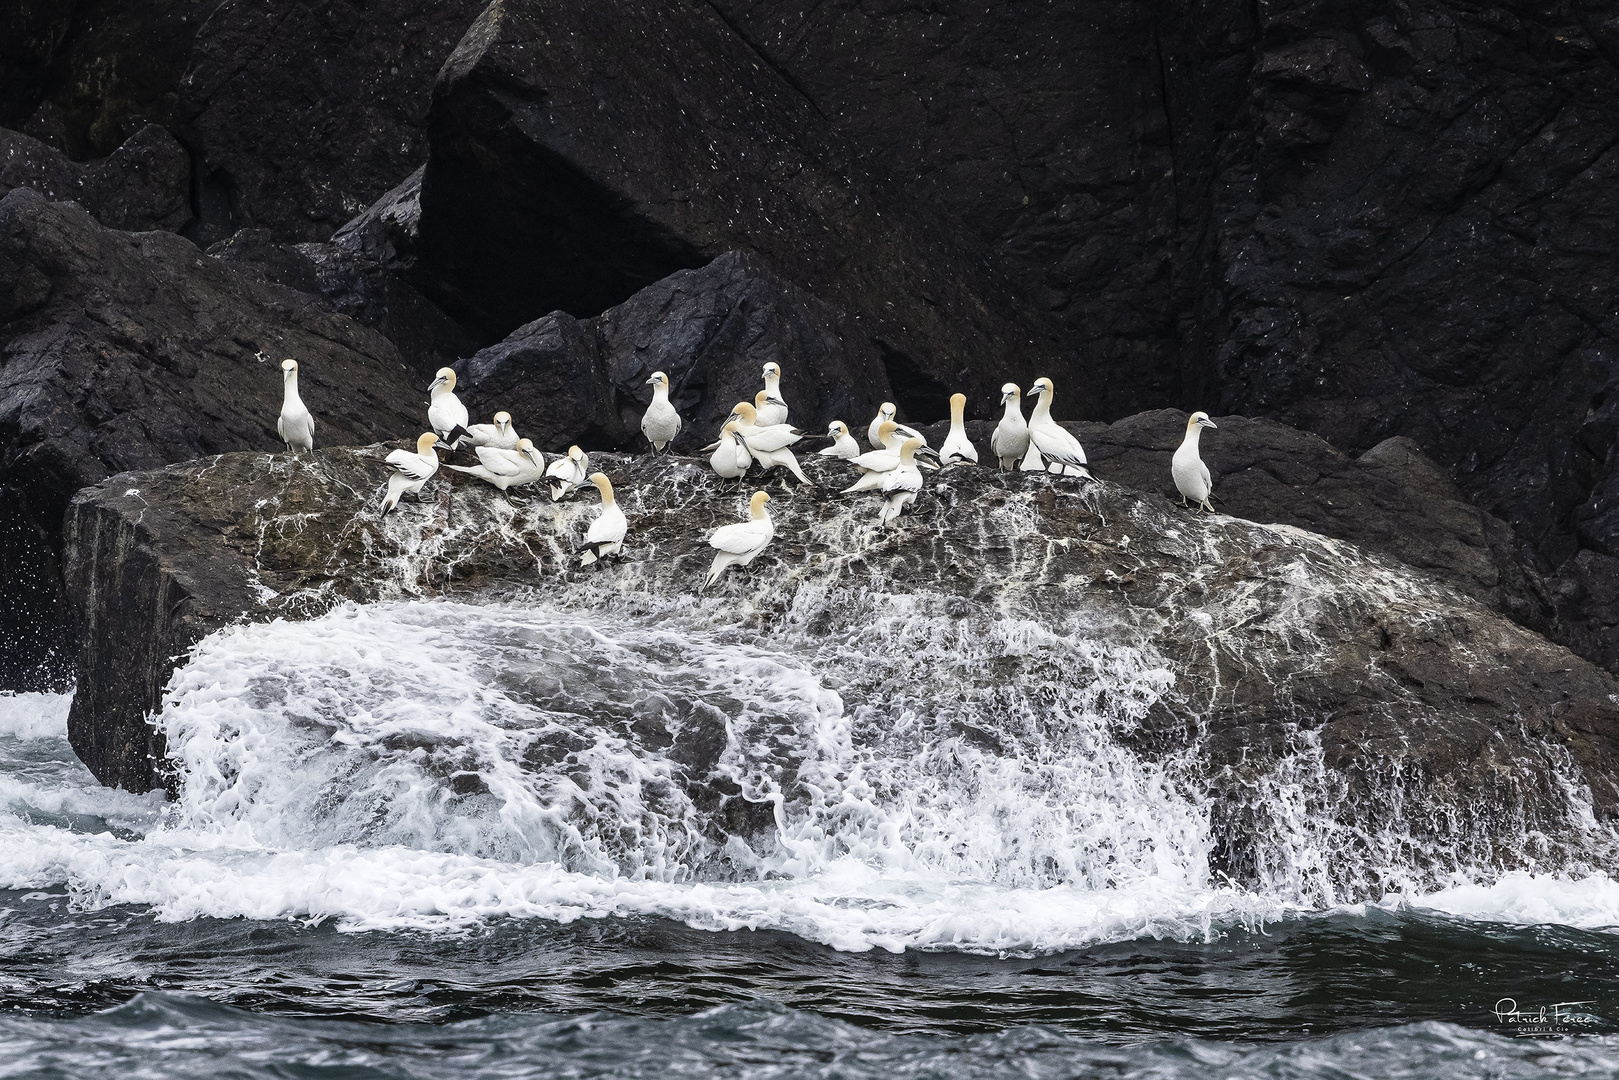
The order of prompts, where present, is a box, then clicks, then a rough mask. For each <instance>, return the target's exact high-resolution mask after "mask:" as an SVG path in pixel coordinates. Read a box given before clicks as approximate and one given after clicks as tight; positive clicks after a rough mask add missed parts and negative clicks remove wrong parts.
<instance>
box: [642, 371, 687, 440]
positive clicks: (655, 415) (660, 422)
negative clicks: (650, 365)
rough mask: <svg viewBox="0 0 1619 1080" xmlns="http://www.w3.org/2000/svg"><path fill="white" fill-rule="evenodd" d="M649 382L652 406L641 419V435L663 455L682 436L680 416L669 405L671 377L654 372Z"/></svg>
mask: <svg viewBox="0 0 1619 1080" xmlns="http://www.w3.org/2000/svg"><path fill="white" fill-rule="evenodd" d="M647 382H649V383H651V384H652V404H650V405H648V406H647V407H646V413H645V415H643V416H642V417H641V434H642V435H645V436H646V441H647V442H649V443H651V444H652V449H653V450H655V451H656V452H658V453H660V454H661V453H663V448H664V447H666V446H668V445H669V444H670V443H672V442H674V441H675V436H676V435H679V434H680V414H679V413H678V412H676V411H675V407H674V406H673V405H671V404H669V376H667V375H665V374H664V373H663V372H661V371H654V372H653V373H652V377H651V378H650V379H648V380H647Z"/></svg>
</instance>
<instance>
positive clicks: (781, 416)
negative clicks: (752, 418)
mask: <svg viewBox="0 0 1619 1080" xmlns="http://www.w3.org/2000/svg"><path fill="white" fill-rule="evenodd" d="M755 401H756V402H757V399H755ZM754 408H756V409H758V410H759V426H760V427H771V426H773V425H775V424H785V423H786V422H787V400H786V399H785V398H783V397H782V396H781V368H780V367H778V366H777V365H775V364H766V365H765V389H764V404H762V405H761V404H755V405H754Z"/></svg>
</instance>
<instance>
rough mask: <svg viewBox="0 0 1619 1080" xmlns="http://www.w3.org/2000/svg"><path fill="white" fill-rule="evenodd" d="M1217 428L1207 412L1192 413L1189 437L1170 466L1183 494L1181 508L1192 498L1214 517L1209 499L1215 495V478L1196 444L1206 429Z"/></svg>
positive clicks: (1188, 431)
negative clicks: (1210, 473)
mask: <svg viewBox="0 0 1619 1080" xmlns="http://www.w3.org/2000/svg"><path fill="white" fill-rule="evenodd" d="M1214 426H1215V425H1214V421H1213V420H1210V419H1209V414H1208V413H1205V412H1195V413H1193V414H1192V415H1191V416H1190V417H1189V418H1188V419H1187V421H1186V438H1184V439H1182V440H1181V444H1180V448H1179V449H1178V450H1176V451H1175V456H1174V457H1173V458H1172V459H1171V460H1170V463H1169V472H1170V475H1171V476H1173V477H1174V478H1175V490H1176V491H1178V492H1180V493H1181V505H1182V506H1185V505H1186V500H1188V499H1190V500H1191V501H1192V502H1193V503H1195V504H1196V505H1197V506H1199V507H1201V508H1202V509H1204V510H1207V511H1208V512H1209V513H1211V514H1212V513H1213V512H1214V507H1212V506H1210V505H1209V496H1210V495H1212V494H1214V477H1212V476H1210V475H1209V467H1208V466H1207V465H1205V464H1203V458H1202V457H1201V456H1199V454H1198V452H1197V444H1198V438H1199V436H1201V435H1202V434H1203V429H1204V428H1212V427H1214ZM1215 430H1217V431H1218V430H1219V429H1218V428H1215Z"/></svg>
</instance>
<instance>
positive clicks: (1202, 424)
mask: <svg viewBox="0 0 1619 1080" xmlns="http://www.w3.org/2000/svg"><path fill="white" fill-rule="evenodd" d="M1197 426H1198V427H1211V428H1214V429H1215V430H1216V431H1218V430H1220V429H1219V426H1218V425H1216V424H1215V422H1214V421H1213V420H1210V419H1209V418H1208V417H1206V416H1205V417H1204V418H1203V419H1201V420H1199V421H1198V422H1197Z"/></svg>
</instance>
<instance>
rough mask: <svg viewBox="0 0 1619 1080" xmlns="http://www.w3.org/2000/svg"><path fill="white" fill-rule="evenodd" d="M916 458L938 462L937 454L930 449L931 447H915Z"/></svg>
mask: <svg viewBox="0 0 1619 1080" xmlns="http://www.w3.org/2000/svg"><path fill="white" fill-rule="evenodd" d="M916 456H917V457H930V458H932V459H933V460H935V461H937V460H939V452H938V451H937V450H935V449H933V447H931V446H919V447H917V448H916Z"/></svg>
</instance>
